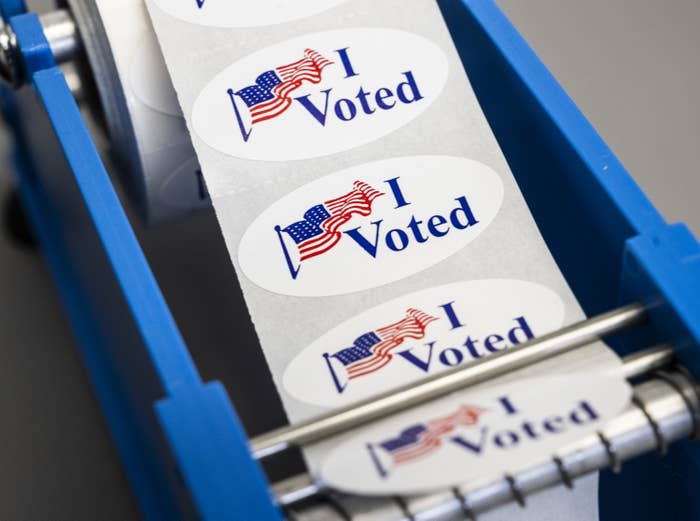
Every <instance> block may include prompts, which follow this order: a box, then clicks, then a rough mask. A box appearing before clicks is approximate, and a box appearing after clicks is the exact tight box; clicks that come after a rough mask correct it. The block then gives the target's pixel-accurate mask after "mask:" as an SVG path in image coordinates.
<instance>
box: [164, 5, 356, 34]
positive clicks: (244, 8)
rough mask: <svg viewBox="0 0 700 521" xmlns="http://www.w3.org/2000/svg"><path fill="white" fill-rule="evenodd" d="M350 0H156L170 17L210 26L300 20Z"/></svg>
mask: <svg viewBox="0 0 700 521" xmlns="http://www.w3.org/2000/svg"><path fill="white" fill-rule="evenodd" d="M346 1H347V0H255V1H253V2H233V1H231V0H153V2H154V3H155V4H156V5H157V6H158V7H160V8H161V9H162V10H163V11H165V12H166V13H168V14H169V15H170V16H174V17H175V18H179V19H180V20H184V21H185V22H190V23H192V24H197V25H206V26H210V27H260V26H266V25H276V24H281V23H285V22H292V21H294V20H300V19H302V18H306V17H309V16H313V15H315V14H318V13H320V12H322V11H326V10H327V9H330V8H332V7H335V6H337V5H340V4H342V3H343V2H346Z"/></svg>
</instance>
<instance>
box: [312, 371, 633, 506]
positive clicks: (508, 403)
mask: <svg viewBox="0 0 700 521" xmlns="http://www.w3.org/2000/svg"><path fill="white" fill-rule="evenodd" d="M630 397H631V389H630V386H629V385H628V384H627V382H626V381H624V380H623V379H622V378H620V377H613V376H609V375H604V374H596V373H593V374H573V375H566V376H563V375H562V376H545V377H542V378H532V379H527V380H520V381H516V382H511V383H509V384H507V385H502V386H499V387H494V388H491V389H486V390H482V391H478V392H469V391H468V390H466V391H462V392H459V393H456V394H454V395H451V396H450V397H448V398H446V399H444V400H440V402H438V403H436V404H430V405H427V406H422V407H420V408H417V409H414V410H411V411H409V412H406V413H402V414H399V415H396V416H394V417H391V418H390V419H388V420H383V421H380V422H377V423H375V424H374V425H373V426H370V427H367V428H364V429H360V430H359V431H358V432H357V433H356V435H355V436H354V437H353V439H352V440H351V441H348V442H346V443H343V444H341V445H340V446H339V447H337V448H336V449H334V450H333V451H332V452H331V453H330V455H329V456H328V457H327V458H326V459H325V460H324V462H323V464H322V466H321V471H320V472H321V479H322V480H323V481H324V482H325V484H327V485H329V486H330V487H332V488H336V489H338V490H342V491H344V492H348V493H352V494H360V495H370V496H373V495H394V494H400V495H410V494H421V493H425V492H430V491H434V490H440V489H446V488H448V487H454V486H459V485H466V486H469V484H470V483H476V482H480V483H488V482H489V481H492V480H498V479H503V477H504V476H505V475H507V474H509V473H515V472H517V471H519V470H522V469H523V468H525V467H527V466H529V465H532V464H533V462H543V461H546V460H547V459H551V458H553V457H555V456H557V452H558V451H560V450H562V449H563V448H564V447H566V446H567V445H569V444H571V443H574V442H576V441H577V440H579V439H581V437H583V436H585V435H587V434H591V433H594V432H596V431H598V430H599V429H601V428H602V427H603V426H604V425H605V424H606V423H607V422H608V421H610V420H611V419H613V418H614V417H616V416H617V415H618V414H619V413H620V412H622V410H623V409H624V408H625V407H626V406H627V405H628V404H629V401H630Z"/></svg>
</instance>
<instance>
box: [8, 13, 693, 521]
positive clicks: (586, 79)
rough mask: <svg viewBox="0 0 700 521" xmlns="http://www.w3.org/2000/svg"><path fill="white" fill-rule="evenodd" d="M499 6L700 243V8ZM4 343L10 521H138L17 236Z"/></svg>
mask: <svg viewBox="0 0 700 521" xmlns="http://www.w3.org/2000/svg"><path fill="white" fill-rule="evenodd" d="M497 1H498V4H499V5H500V6H501V7H502V8H503V9H504V10H505V11H506V13H507V14H508V15H509V17H510V18H511V20H512V21H513V22H514V24H515V25H516V26H517V27H518V28H519V29H520V31H521V32H522V33H523V35H524V36H525V38H526V39H527V40H528V41H529V42H530V43H531V45H532V46H533V47H534V49H535V50H536V52H537V53H538V54H539V55H540V57H541V58H542V59H543V60H544V62H545V63H546V64H547V65H548V66H549V67H550V69H551V70H552V72H553V73H554V75H555V76H556V77H557V78H558V79H559V80H560V81H561V83H562V84H563V86H564V88H565V89H566V90H567V91H568V92H569V94H570V95H571V96H572V98H573V99H574V100H575V101H576V102H577V103H578V105H579V106H580V108H581V109H582V111H583V112H584V113H585V114H586V115H587V116H588V117H589V119H590V120H591V122H592V123H593V124H594V125H595V127H596V128H597V129H598V130H599V131H600V133H601V134H602V136H603V138H604V139H605V140H606V141H607V142H608V144H609V145H610V147H611V148H612V149H613V150H614V151H615V152H616V153H617V154H618V156H619V157H620V159H621V160H622V162H623V163H624V164H625V165H626V166H627V168H628V169H629V171H630V172H631V173H632V175H633V176H634V177H635V178H636V179H637V181H638V182H639V184H640V185H641V186H642V188H643V189H644V190H645V191H646V192H647V193H648V194H649V195H650V197H651V198H652V200H653V201H654V202H655V204H656V205H657V207H658V208H659V209H660V210H661V212H662V213H663V214H664V215H665V216H666V218H667V219H668V220H669V221H672V222H673V221H680V220H682V221H685V222H687V223H688V224H689V225H690V226H691V228H692V229H693V230H694V231H695V233H696V234H700V209H699V207H698V205H697V204H696V200H697V198H698V196H700V176H698V175H697V173H696V172H697V168H696V161H697V159H696V156H697V150H698V148H699V145H700V104H699V103H698V101H697V99H696V96H697V93H698V92H700V60H699V59H698V51H699V50H700V32H699V31H697V26H698V25H699V24H700V2H698V1H697V0H670V1H667V2H659V1H658V0H586V1H583V0H497ZM6 140H7V138H6V136H5V135H4V134H0V146H2V149H3V150H4V148H5V144H6ZM2 157H4V153H3V156H2ZM7 190H8V182H7V179H6V176H2V175H0V192H2V193H5V192H6V191H7ZM0 195H2V194H0ZM0 346H1V347H0V411H1V412H2V415H1V418H2V423H1V426H2V428H0V462H1V468H2V472H1V473H0V521H25V520H26V521H43V520H46V521H62V520H66V521H68V520H70V521H83V520H84V521H95V520H100V521H101V520H115V521H128V520H132V519H134V520H135V519H138V514H137V509H136V507H135V505H134V502H133V499H132V498H131V496H130V494H129V490H128V485H127V483H126V480H125V478H124V476H123V474H122V471H121V469H120V466H119V461H118V458H117V456H116V452H115V450H114V448H113V447H112V445H111V443H110V441H109V438H108V433H107V430H106V427H105V424H104V422H103V421H102V419H101V416H100V413H99V410H98V407H97V404H96V401H95V400H94V398H93V397H92V395H91V392H90V387H89V383H88V380H87V375H86V373H85V371H84V370H83V368H82V366H81V365H80V361H79V358H78V356H77V353H76V351H75V348H74V341H73V338H72V337H71V333H70V330H69V328H68V325H67V323H66V321H65V318H64V316H63V314H62V311H61V307H60V304H59V301H58V298H57V296H56V293H55V291H54V288H53V286H52V282H51V280H50V278H49V275H48V273H47V271H46V269H45V267H44V266H43V264H42V261H41V258H40V257H38V256H37V255H36V254H34V253H31V252H29V251H26V250H22V249H20V248H18V247H17V246H16V245H14V244H13V243H12V242H11V241H9V240H8V239H7V237H5V236H2V237H0Z"/></svg>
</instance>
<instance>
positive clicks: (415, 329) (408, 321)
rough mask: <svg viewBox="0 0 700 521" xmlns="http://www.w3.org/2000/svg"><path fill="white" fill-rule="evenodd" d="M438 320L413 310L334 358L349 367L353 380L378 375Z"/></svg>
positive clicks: (365, 336)
mask: <svg viewBox="0 0 700 521" xmlns="http://www.w3.org/2000/svg"><path fill="white" fill-rule="evenodd" d="M435 320H438V319H437V317H434V316H432V315H429V314H428V313H425V312H423V311H421V310H419V309H414V308H409V309H408V310H406V316H405V317H404V318H402V319H401V320H399V321H398V322H394V323H393V324H389V325H388V326H385V327H381V328H379V329H376V330H374V331H370V332H369V333H365V334H364V335H361V336H359V337H357V339H356V340H355V342H353V345H352V346H351V347H348V348H345V349H342V350H340V351H338V352H337V353H334V354H333V355H331V356H332V358H335V359H336V360H338V361H340V363H342V364H343V366H345V370H346V372H347V377H348V379H349V380H352V379H354V378H359V377H361V376H365V375H368V374H371V373H374V372H376V371H379V370H380V369H381V368H382V367H384V366H385V365H387V364H388V363H389V362H391V360H392V358H393V355H392V351H393V350H394V349H396V348H397V347H398V346H400V345H401V344H403V342H404V341H405V340H406V339H409V338H412V339H415V340H418V339H421V338H423V337H424V336H425V329H426V327H427V326H428V324H430V323H431V322H433V321H435Z"/></svg>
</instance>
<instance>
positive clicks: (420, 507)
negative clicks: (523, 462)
mask: <svg viewBox="0 0 700 521" xmlns="http://www.w3.org/2000/svg"><path fill="white" fill-rule="evenodd" d="M655 350H656V353H655V354H652V353H647V354H649V355H650V356H651V358H653V359H655V360H656V361H657V362H660V360H661V359H662V358H664V356H665V355H664V356H661V354H662V351H663V350H658V349H655ZM651 358H650V359H649V360H651ZM666 360H668V358H666ZM651 366H652V367H654V366H656V362H654V363H653V364H652V365H651ZM631 367H637V368H639V367H641V366H640V365H638V364H636V362H635V361H634V360H633V361H632V366H631ZM639 375H640V374H634V376H639ZM635 396H636V399H635V401H634V403H633V404H631V405H630V406H629V407H628V408H627V409H626V410H625V411H624V412H623V413H622V414H621V415H620V416H618V417H617V418H615V419H614V420H612V421H611V422H609V423H608V424H607V425H605V426H604V427H603V429H601V431H600V433H597V434H592V435H589V436H585V437H584V438H582V439H581V440H580V441H578V442H576V443H573V444H571V445H570V446H568V447H566V448H564V449H563V450H561V451H559V453H558V456H556V457H553V458H551V459H547V460H543V461H533V462H532V466H531V467H529V468H528V469H525V470H523V471H521V472H518V473H517V474H512V475H506V476H503V478H502V479H498V480H496V481H493V482H489V483H480V484H471V485H465V486H462V487H458V488H455V489H453V490H450V491H446V492H441V493H436V494H428V495H424V496H417V497H411V498H406V499H405V500H404V505H405V510H406V511H407V512H408V513H406V512H401V511H398V510H394V511H392V513H391V514H390V515H388V516H387V515H386V511H387V506H388V507H389V509H390V507H391V500H389V499H386V500H384V501H380V500H378V499H377V498H373V499H369V498H368V499H365V498H358V497H353V496H345V495H343V494H334V495H333V497H334V501H335V502H336V503H338V504H341V505H343V506H344V507H345V511H346V512H347V514H348V515H349V517H350V519H355V518H359V517H361V518H362V519H381V520H382V521H407V520H409V519H410V520H412V521H450V520H453V521H454V520H457V519H464V518H465V515H466V514H465V513H467V512H468V513H469V515H470V516H472V518H473V519H475V518H476V516H477V515H478V514H481V513H484V512H486V511H488V510H491V509H493V508H496V507H498V506H502V505H504V504H506V503H510V502H513V501H514V500H518V502H521V503H525V504H527V498H528V497H529V496H531V495H532V494H533V493H535V492H538V491H541V490H544V489H547V488H551V487H553V486H556V485H560V484H562V483H569V484H570V485H572V486H575V479H577V478H580V477H582V476H584V475H587V474H590V473H592V472H595V471H598V470H601V469H604V468H606V467H608V466H610V463H611V461H612V460H614V461H615V463H616V464H622V463H623V462H625V461H628V460H629V459H631V458H634V457H636V456H639V455H642V454H646V453H649V452H652V451H657V452H658V451H660V450H661V449H662V448H663V447H665V446H667V445H669V444H671V443H673V442H675V441H679V440H681V439H686V438H688V437H694V436H697V434H698V433H697V428H698V423H697V421H696V420H697V417H698V413H699V412H700V403H699V401H698V393H697V382H696V381H695V380H694V379H691V378H689V377H688V375H687V374H684V373H683V372H681V371H674V372H671V373H664V375H663V377H660V378H655V379H652V380H649V381H647V382H644V383H642V384H639V385H637V386H636V387H635ZM601 439H604V440H606V442H607V443H603V442H602V441H601ZM611 453H612V454H613V457H612V458H611ZM514 490H515V493H514ZM323 508H324V507H323V506H322V505H321V506H314V507H308V508H306V509H299V510H295V515H296V519H298V521H304V520H306V519H321V518H320V517H318V516H317V514H318V513H319V512H325V511H323ZM377 512H381V513H382V515H381V516H380V515H379V514H377ZM307 515H308V516H309V517H307ZM314 516H316V517H314ZM323 519H327V520H328V521H336V518H335V517H328V516H325V517H323Z"/></svg>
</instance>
